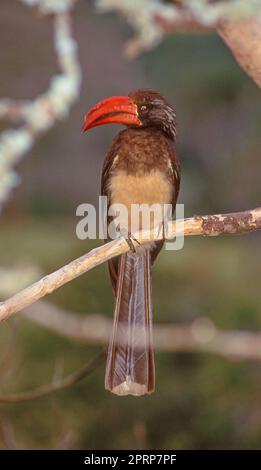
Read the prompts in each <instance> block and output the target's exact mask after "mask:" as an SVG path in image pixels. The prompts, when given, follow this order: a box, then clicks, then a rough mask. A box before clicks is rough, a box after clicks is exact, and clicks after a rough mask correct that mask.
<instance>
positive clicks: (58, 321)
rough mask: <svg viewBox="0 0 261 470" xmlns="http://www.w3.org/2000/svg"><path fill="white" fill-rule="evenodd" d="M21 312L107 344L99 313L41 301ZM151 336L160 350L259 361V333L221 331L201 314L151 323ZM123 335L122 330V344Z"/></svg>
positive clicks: (105, 321)
mask: <svg viewBox="0 0 261 470" xmlns="http://www.w3.org/2000/svg"><path fill="white" fill-rule="evenodd" d="M24 315H25V316H26V318H29V319H30V320H31V321H33V322H34V323H36V324H38V325H41V326H44V327H45V328H48V329H50V330H51V331H53V332H55V333H58V334H59V335H62V336H63V337H67V338H69V339H73V340H76V341H81V342H87V343H88V344H89V343H91V344H107V343H108V340H109V336H110V332H111V327H112V322H111V320H110V319H109V318H107V317H105V316H103V315H98V314H96V315H87V316H85V315H79V314H77V313H73V312H66V311H64V310H63V309H61V308H59V307H56V306H53V305H51V304H48V303H46V302H43V301H41V302H39V304H38V305H37V306H35V305H33V306H31V307H29V308H28V309H26V310H25V312H24ZM153 337H154V346H155V347H156V348H157V349H159V350H161V351H171V352H173V351H174V352H207V353H213V354H217V355H220V356H223V357H226V358H228V359H234V360H239V359H241V360H258V361H261V334H258V333H254V332H247V331H239V330H234V331H221V330H219V329H218V328H217V327H216V326H215V324H214V323H213V322H212V321H211V320H210V319H208V318H205V317H200V318H196V319H195V320H194V321H193V322H192V323H189V324H175V325H173V324H164V325H163V324H155V325H154V327H153ZM126 338H127V335H124V330H123V334H122V339H121V341H122V342H123V344H124V341H126ZM137 338H138V335H137ZM137 341H138V340H137Z"/></svg>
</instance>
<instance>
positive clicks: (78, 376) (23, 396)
mask: <svg viewBox="0 0 261 470" xmlns="http://www.w3.org/2000/svg"><path fill="white" fill-rule="evenodd" d="M104 357H105V353H104V351H102V352H100V353H99V354H98V355H97V356H96V357H95V358H94V359H92V360H91V361H90V362H89V363H88V364H87V365H85V366H83V367H81V368H80V369H78V370H76V371H74V372H72V373H71V374H70V375H67V377H64V379H62V380H60V381H58V382H54V383H50V384H48V385H43V386H41V387H38V388H35V389H33V390H31V391H28V392H22V393H15V394H13V395H0V403H17V402H24V401H30V400H35V399H36V398H42V397H45V396H46V395H50V394H52V393H54V392H58V391H59V390H62V389H65V388H69V387H72V386H73V385H75V384H76V383H78V382H80V381H81V380H83V379H85V378H86V377H87V376H89V375H90V374H91V373H92V372H93V371H94V370H96V368H97V366H98V365H99V364H100V363H101V360H102V359H104Z"/></svg>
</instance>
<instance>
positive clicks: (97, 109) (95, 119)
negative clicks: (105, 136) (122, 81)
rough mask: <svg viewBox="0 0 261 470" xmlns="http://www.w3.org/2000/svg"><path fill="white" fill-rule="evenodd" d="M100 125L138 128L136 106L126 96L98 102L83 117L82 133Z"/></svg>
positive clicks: (139, 123)
mask: <svg viewBox="0 0 261 470" xmlns="http://www.w3.org/2000/svg"><path fill="white" fill-rule="evenodd" d="M102 124H125V125H127V126H140V125H141V121H140V120H139V117H138V111H137V106H136V104H135V103H134V102H133V101H132V100H131V98H129V97H128V96H112V97H111V98H106V99H105V100H102V101H100V102H99V103H97V104H96V105H95V106H94V107H93V108H91V109H90V111H89V112H88V113H87V114H86V115H85V116H84V124H83V126H82V132H85V131H87V130H88V129H92V128H93V127H96V126H101V125H102Z"/></svg>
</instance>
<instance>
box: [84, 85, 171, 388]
mask: <svg viewBox="0 0 261 470" xmlns="http://www.w3.org/2000/svg"><path fill="white" fill-rule="evenodd" d="M126 98H127V97H125V99H126ZM117 99H118V98H117ZM122 99H123V97H122ZM128 99H129V100H130V103H132V106H133V108H130V111H129V108H128V112H130V123H129V127H128V128H127V129H125V130H123V131H121V132H120V133H119V134H118V135H117V137H116V138H115V139H114V142H113V144H112V146H111V148H110V150H109V152H108V154H107V156H106V158H105V161H104V165H103V171H102V182H101V192H102V195H104V196H107V198H108V207H110V205H111V204H115V203H120V204H124V206H125V207H127V210H128V217H130V211H131V205H132V204H148V205H152V204H155V203H158V204H161V205H163V204H172V209H173V212H174V210H175V206H176V201H177V197H178V192H179V183H180V167H179V161H178V159H177V155H176V150H175V136H176V122H175V114H174V111H173V109H172V108H171V107H170V106H169V105H168V104H167V102H166V101H165V99H164V98H163V97H162V96H161V95H160V94H159V93H157V92H154V91H148V90H138V91H136V92H133V93H130V94H129V98H128ZM114 100H116V98H114ZM105 102H106V104H105V106H106V109H107V107H108V106H107V101H106V100H105ZM101 103H102V104H101V105H98V107H99V106H100V107H101V109H103V108H104V104H103V103H104V102H101ZM127 103H129V102H128V101H127ZM117 106H118V107H119V105H118V102H117ZM124 106H125V107H126V105H125V104H124ZM128 106H129V105H128ZM95 109H96V108H95ZM115 109H116V108H113V110H112V112H109V113H108V116H110V117H109V120H110V122H112V119H113V122H121V121H120V119H119V120H118V121H117V120H116V118H115V114H116V113H115ZM107 111H108V109H107ZM95 112H96V111H95ZM120 112H121V115H122V107H121V110H120ZM99 113H100V115H101V116H102V119H103V122H102V123H104V121H105V123H106V119H105V117H104V114H102V111H101V110H100V108H99ZM113 113H114V114H113ZM135 113H136V114H135ZM134 115H135V118H134ZM94 119H95V120H94ZM135 119H136V121H135ZM90 120H91V123H90ZM93 121H94V124H93ZM123 121H124V123H125V124H128V123H127V120H126V118H125V117H124V118H123ZM86 123H87V124H85V126H86V127H87V128H89V127H93V125H99V117H98V118H97V117H96V114H95V115H94V116H93V115H91V118H90V116H89V115H87V120H86ZM111 219H112V217H109V216H108V223H110V222H111ZM119 220H120V224H121V229H122V227H123V228H124V224H123V222H122V220H123V217H122V216H121V215H120V218H119ZM155 220H156V219H154V222H153V223H155V224H156V221H155ZM128 221H129V219H128ZM161 221H162V223H163V220H162V219H157V224H158V223H161ZM150 223H152V222H150ZM138 228H148V227H144V226H143V225H142V226H141V225H139V227H138ZM150 228H151V226H150ZM129 236H130V237H131V234H130V235H129ZM162 245H163V241H159V242H156V243H148V244H146V245H144V248H140V249H138V250H137V252H136V253H133V252H131V251H130V252H128V253H126V254H124V255H122V256H120V257H118V258H115V259H112V260H110V261H109V271H110V277H111V282H112V287H113V291H114V294H115V297H116V301H115V311H114V326H113V333H112V337H111V342H110V345H109V351H108V360H107V366H106V375H105V387H106V389H108V390H110V391H112V392H113V393H116V394H119V395H128V394H132V395H144V394H146V393H151V392H153V390H154V387H155V373H154V357H153V346H152V301H151V266H152V264H153V262H154V261H155V259H156V257H157V255H158V253H159V251H160V250H161V248H162Z"/></svg>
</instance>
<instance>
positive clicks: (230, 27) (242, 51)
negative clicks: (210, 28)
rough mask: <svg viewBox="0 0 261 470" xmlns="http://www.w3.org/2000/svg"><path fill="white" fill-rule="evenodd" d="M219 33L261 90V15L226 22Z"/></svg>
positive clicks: (220, 27)
mask: <svg viewBox="0 0 261 470" xmlns="http://www.w3.org/2000/svg"><path fill="white" fill-rule="evenodd" d="M260 9H261V5H260ZM260 11H261V10H260ZM217 31H218V33H219V35H220V36H221V37H222V39H223V40H224V41H225V43H226V44H227V46H228V47H229V48H230V50H231V52H232V53H233V55H234V57H235V59H236V60H237V62H238V63H239V65H240V66H241V67H242V69H244V70H245V72H246V73H247V74H248V75H249V76H250V77H251V78H252V79H253V80H254V81H255V82H256V84H257V85H258V86H259V87H260V88H261V14H260V15H259V16H257V17H254V18H251V19H246V20H239V21H236V22H235V21H232V22H229V21H228V22H224V23H223V24H221V25H220V26H219V27H218V29H217Z"/></svg>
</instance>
